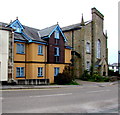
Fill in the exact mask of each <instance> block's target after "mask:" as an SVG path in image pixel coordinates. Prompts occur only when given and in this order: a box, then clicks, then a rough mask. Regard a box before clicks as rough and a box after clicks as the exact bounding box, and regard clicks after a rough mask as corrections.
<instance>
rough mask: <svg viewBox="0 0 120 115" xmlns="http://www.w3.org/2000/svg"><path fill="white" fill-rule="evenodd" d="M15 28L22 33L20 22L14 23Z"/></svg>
mask: <svg viewBox="0 0 120 115" xmlns="http://www.w3.org/2000/svg"><path fill="white" fill-rule="evenodd" d="M13 29H15V30H16V31H15V32H18V33H21V28H20V25H19V24H18V23H16V24H14V25H13Z"/></svg>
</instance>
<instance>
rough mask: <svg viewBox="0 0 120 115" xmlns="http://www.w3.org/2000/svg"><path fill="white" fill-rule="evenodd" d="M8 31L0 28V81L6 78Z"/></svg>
mask: <svg viewBox="0 0 120 115" xmlns="http://www.w3.org/2000/svg"><path fill="white" fill-rule="evenodd" d="M8 46H9V31H5V30H0V66H1V67H0V81H7V80H8V53H9V52H8V49H9V48H8Z"/></svg>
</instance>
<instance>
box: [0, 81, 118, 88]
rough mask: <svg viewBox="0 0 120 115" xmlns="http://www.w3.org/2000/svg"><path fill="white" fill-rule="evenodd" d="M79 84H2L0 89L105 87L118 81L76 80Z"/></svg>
mask: <svg viewBox="0 0 120 115" xmlns="http://www.w3.org/2000/svg"><path fill="white" fill-rule="evenodd" d="M76 82H77V83H79V84H80V85H2V86H0V90H7V89H47V88H65V87H81V86H93V85H94V86H99V87H105V86H110V85H115V84H118V81H115V82H90V81H82V80H76Z"/></svg>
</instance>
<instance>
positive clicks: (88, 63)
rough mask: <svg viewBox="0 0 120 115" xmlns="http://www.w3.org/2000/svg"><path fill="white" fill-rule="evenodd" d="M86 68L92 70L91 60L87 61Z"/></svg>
mask: <svg viewBox="0 0 120 115" xmlns="http://www.w3.org/2000/svg"><path fill="white" fill-rule="evenodd" d="M86 69H87V70H88V71H89V70H90V62H89V61H87V63H86Z"/></svg>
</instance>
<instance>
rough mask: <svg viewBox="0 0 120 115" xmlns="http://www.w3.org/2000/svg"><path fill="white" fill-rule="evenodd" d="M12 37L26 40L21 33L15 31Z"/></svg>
mask: <svg viewBox="0 0 120 115" xmlns="http://www.w3.org/2000/svg"><path fill="white" fill-rule="evenodd" d="M14 38H15V39H16V40H26V39H25V37H24V36H23V35H22V34H17V33H15V34H14Z"/></svg>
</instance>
